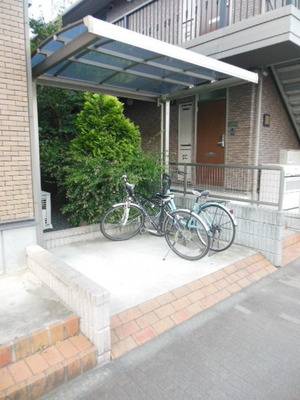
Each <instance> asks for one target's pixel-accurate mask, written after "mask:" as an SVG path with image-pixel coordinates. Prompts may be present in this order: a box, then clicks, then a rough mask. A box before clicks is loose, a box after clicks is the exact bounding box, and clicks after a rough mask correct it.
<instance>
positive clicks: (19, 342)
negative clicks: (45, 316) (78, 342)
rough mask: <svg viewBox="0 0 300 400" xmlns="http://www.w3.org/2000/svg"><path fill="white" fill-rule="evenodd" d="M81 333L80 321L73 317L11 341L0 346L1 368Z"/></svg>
mask: <svg viewBox="0 0 300 400" xmlns="http://www.w3.org/2000/svg"><path fill="white" fill-rule="evenodd" d="M78 333H79V319H78V317H77V316H76V315H73V316H71V317H69V318H67V319H65V320H64V321H60V322H57V323H55V324H52V325H49V326H46V327H45V328H42V329H40V330H38V331H36V332H32V333H30V334H28V335H24V336H22V337H19V338H16V339H13V340H11V341H10V342H8V343H5V344H3V345H1V346H0V368H2V367H5V366H7V365H9V364H11V363H14V362H16V361H19V360H22V359H23V358H25V357H28V356H30V355H33V354H35V353H37V352H40V351H41V350H43V349H45V348H46V347H48V346H51V345H52V344H55V343H56V342H58V341H61V340H64V339H67V338H69V337H71V336H74V335H77V334H78Z"/></svg>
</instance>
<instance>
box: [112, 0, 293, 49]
mask: <svg viewBox="0 0 300 400" xmlns="http://www.w3.org/2000/svg"><path fill="white" fill-rule="evenodd" d="M288 5H294V6H295V7H297V8H298V9H300V0H148V1H146V2H145V3H143V4H142V5H140V6H138V7H137V8H135V9H134V10H132V11H130V12H128V13H127V14H125V15H123V16H122V17H120V18H118V19H116V20H114V21H111V22H112V23H114V24H117V25H119V26H122V27H124V28H128V29H130V30H133V31H135V32H139V33H142V34H144V35H147V36H151V37H154V38H156V39H159V40H162V41H165V42H168V43H172V44H176V45H177V44H180V43H183V42H186V41H187V40H192V39H195V38H197V37H199V36H201V35H204V34H206V33H209V32H212V31H215V30H217V29H220V28H224V27H225V26H228V25H232V24H236V23H238V22H240V21H243V20H246V19H248V18H251V17H255V16H258V15H261V14H265V13H267V12H270V11H272V10H275V9H278V8H281V7H285V6H288Z"/></svg>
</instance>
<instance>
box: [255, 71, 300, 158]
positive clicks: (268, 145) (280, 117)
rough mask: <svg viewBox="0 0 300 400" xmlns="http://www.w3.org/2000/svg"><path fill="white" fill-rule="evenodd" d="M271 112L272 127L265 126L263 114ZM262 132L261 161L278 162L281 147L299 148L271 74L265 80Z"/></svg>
mask: <svg viewBox="0 0 300 400" xmlns="http://www.w3.org/2000/svg"><path fill="white" fill-rule="evenodd" d="M265 113H266V114H270V127H264V126H263V114H265ZM261 118H262V119H261V133H260V152H259V162H260V163H278V162H279V151H280V149H295V150H299V148H300V147H299V141H298V139H297V136H296V132H295V130H294V128H293V126H292V123H291V121H290V119H289V116H288V114H287V111H286V109H285V106H284V104H283V101H282V99H281V96H280V94H279V92H278V90H277V88H276V86H275V82H274V81H273V78H272V77H271V75H270V74H269V75H268V77H267V78H264V81H263V94H262V112H261Z"/></svg>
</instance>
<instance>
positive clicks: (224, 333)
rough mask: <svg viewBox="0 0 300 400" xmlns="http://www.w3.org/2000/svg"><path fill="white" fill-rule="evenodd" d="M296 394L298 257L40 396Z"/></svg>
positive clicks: (292, 398) (57, 399) (299, 364)
mask: <svg viewBox="0 0 300 400" xmlns="http://www.w3.org/2000/svg"><path fill="white" fill-rule="evenodd" d="M108 399H109V400H175V399H180V400H184V399H187V400H193V399H197V400H235V399H236V400H254V399H257V400H299V399H300V261H299V260H296V261H294V262H293V263H291V264H289V265H288V266H286V267H284V268H281V269H278V271H276V272H275V273H273V274H271V275H269V276H267V277H265V278H263V279H261V280H260V281H258V282H257V283H255V284H253V285H251V286H249V287H248V288H246V289H244V290H243V291H241V292H239V293H237V294H235V295H233V296H231V297H230V298H228V299H226V300H225V301H223V302H221V303H219V304H217V305H215V306H214V307H211V308H210V309H208V310H206V311H204V312H202V313H200V314H198V315H197V316H196V317H194V318H192V319H190V320H188V321H187V322H185V323H183V324H181V325H178V326H176V327H175V328H173V329H171V330H169V331H167V332H166V333H164V334H163V335H161V336H159V337H157V338H156V339H153V340H151V341H150V342H147V343H146V344H144V345H142V346H139V347H137V348H136V349H134V350H132V351H131V352H130V353H127V354H126V355H124V356H123V357H120V358H118V359H116V360H115V361H112V362H111V363H109V364H107V365H106V366H104V367H101V368H100V367H97V368H95V369H93V370H92V371H90V372H89V373H86V374H84V375H82V376H80V377H78V378H76V379H75V380H73V381H71V382H70V383H68V384H65V385H63V386H60V387H58V388H57V389H56V390H54V391H53V392H51V393H49V394H47V395H45V396H43V397H41V400H108Z"/></svg>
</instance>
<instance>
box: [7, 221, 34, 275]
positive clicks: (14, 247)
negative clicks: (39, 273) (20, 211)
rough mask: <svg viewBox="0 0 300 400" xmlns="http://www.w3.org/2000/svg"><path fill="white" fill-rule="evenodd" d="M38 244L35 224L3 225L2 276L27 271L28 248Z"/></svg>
mask: <svg viewBox="0 0 300 400" xmlns="http://www.w3.org/2000/svg"><path fill="white" fill-rule="evenodd" d="M36 243H37V239H36V225H35V223H34V222H31V223H30V222H28V223H27V222H26V223H22V222H20V223H12V224H1V225H0V275H2V274H10V273H13V272H16V271H20V270H22V269H26V268H27V260H26V247H27V246H31V245H33V244H36Z"/></svg>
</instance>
